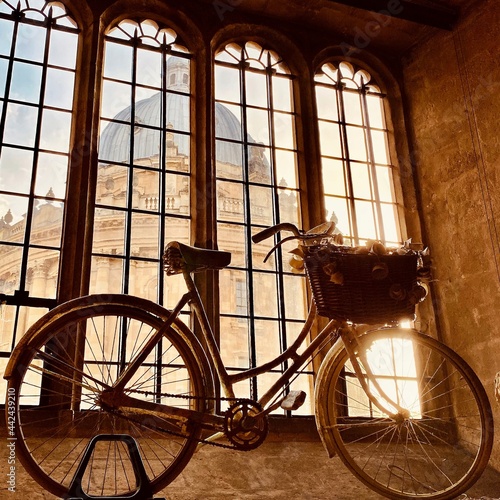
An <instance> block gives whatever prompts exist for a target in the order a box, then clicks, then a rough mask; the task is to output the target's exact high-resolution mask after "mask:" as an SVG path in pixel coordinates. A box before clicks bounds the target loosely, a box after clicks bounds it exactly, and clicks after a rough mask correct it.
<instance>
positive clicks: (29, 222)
mask: <svg viewBox="0 0 500 500" xmlns="http://www.w3.org/2000/svg"><path fill="white" fill-rule="evenodd" d="M50 33H51V23H50V22H48V23H47V31H46V32H45V48H44V54H43V64H42V77H41V83H40V93H39V102H38V116H37V125H36V131H35V140H34V150H33V163H32V169H31V183H30V196H29V198H28V209H27V213H26V225H25V228H24V252H23V256H22V259H21V262H22V263H21V275H20V279H19V289H20V290H21V291H25V290H26V276H27V272H28V259H29V251H28V248H29V243H30V238H31V229H32V226H33V209H34V207H35V184H36V177H37V171H38V158H39V154H40V137H41V133H42V132H41V130H42V119H43V102H44V94H45V86H46V81H47V64H48V58H49V45H50V42H49V41H50Z"/></svg>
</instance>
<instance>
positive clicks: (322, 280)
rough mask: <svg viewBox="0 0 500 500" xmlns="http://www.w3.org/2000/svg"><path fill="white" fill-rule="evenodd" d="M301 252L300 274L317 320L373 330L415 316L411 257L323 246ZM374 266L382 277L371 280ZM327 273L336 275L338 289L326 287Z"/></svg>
mask: <svg viewBox="0 0 500 500" xmlns="http://www.w3.org/2000/svg"><path fill="white" fill-rule="evenodd" d="M304 250H305V252H304V253H305V256H304V264H305V269H306V273H307V275H308V278H309V282H310V284H311V289H312V293H313V298H314V302H315V304H316V307H317V309H318V314H320V315H321V316H326V317H327V318H330V319H339V320H346V321H352V322H354V323H369V324H375V323H387V322H390V321H395V320H401V319H405V318H412V317H413V315H414V314H415V304H416V302H418V299H416V298H415V293H414V291H415V290H416V288H418V284H417V255H415V254H406V255H397V254H390V255H381V256H377V255H372V254H368V255H366V254H355V253H349V252H342V251H331V250H329V247H328V246H326V247H325V246H324V245H323V246H316V247H305V248H304ZM375 266H377V267H381V266H382V267H383V268H384V269H385V270H386V273H383V274H386V276H385V277H382V278H381V277H380V275H378V276H377V274H376V273H374V271H373V270H374V267H375ZM325 269H326V271H325ZM332 269H334V270H335V271H336V272H338V273H340V276H342V279H343V282H342V284H338V283H334V282H332V281H331V271H332ZM377 278H378V279H377ZM395 290H397V292H398V293H397V297H394V295H395Z"/></svg>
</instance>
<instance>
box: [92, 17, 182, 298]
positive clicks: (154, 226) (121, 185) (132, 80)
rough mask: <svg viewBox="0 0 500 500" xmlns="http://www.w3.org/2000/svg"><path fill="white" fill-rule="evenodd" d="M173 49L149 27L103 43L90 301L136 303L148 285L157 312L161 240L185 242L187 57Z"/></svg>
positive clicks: (129, 29)
mask: <svg viewBox="0 0 500 500" xmlns="http://www.w3.org/2000/svg"><path fill="white" fill-rule="evenodd" d="M176 40H177V34H176V33H175V32H174V31H173V30H171V29H169V28H168V27H166V26H159V25H157V24H156V23H155V22H154V21H150V20H146V21H142V22H135V21H130V20H126V21H122V22H121V23H120V24H118V25H117V26H116V27H114V28H113V29H111V30H110V31H109V32H108V34H107V35H106V37H105V56H104V71H103V86H102V100H101V125H100V130H101V132H100V144H99V153H98V156H99V165H98V177H97V191H96V202H95V216H94V217H95V220H94V235H93V252H92V255H93V260H92V274H91V292H103V291H105V292H115V293H117V292H122V293H129V294H131V295H138V296H143V293H144V290H145V289H146V287H145V283H149V282H150V280H151V279H152V278H153V277H154V278H155V279H156V281H157V283H158V286H157V290H158V295H159V296H158V297H157V298H156V299H157V300H158V301H159V302H160V303H162V301H163V296H164V286H163V272H162V267H161V254H162V251H163V248H164V246H165V241H166V238H167V237H168V239H176V240H179V241H183V242H189V226H190V205H189V186H190V87H189V75H190V55H189V53H188V52H187V50H186V48H185V47H183V46H180V45H178V44H177V43H176ZM167 235H168V236H167ZM174 281H175V280H174ZM171 282H172V280H169V283H168V284H169V285H170V283H171ZM168 296H169V298H171V299H172V300H175V298H176V294H174V293H169V294H168ZM149 298H151V297H149Z"/></svg>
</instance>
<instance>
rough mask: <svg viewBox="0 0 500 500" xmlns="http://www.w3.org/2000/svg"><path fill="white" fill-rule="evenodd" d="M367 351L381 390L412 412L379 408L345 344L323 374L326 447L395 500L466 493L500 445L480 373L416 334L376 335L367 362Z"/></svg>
mask: <svg viewBox="0 0 500 500" xmlns="http://www.w3.org/2000/svg"><path fill="white" fill-rule="evenodd" d="M404 349H406V353H407V354H406V355H402V352H403V350H404ZM363 351H365V352H367V356H366V359H367V362H368V363H369V365H370V368H371V370H372V372H373V373H374V375H375V376H376V378H377V381H378V383H379V384H380V386H381V387H383V390H384V391H385V392H386V394H388V395H389V396H390V397H391V398H396V401H397V402H398V404H400V405H401V406H403V407H405V408H406V409H407V410H408V412H409V414H407V415H406V418H400V419H399V421H398V419H397V418H396V419H391V418H388V417H387V416H386V415H384V414H382V412H380V410H378V409H377V408H376V407H374V405H373V403H370V401H369V398H368V397H367V396H366V394H365V393H364V391H363V390H362V388H361V384H360V383H359V381H358V379H357V378H356V377H355V376H354V374H353V371H352V363H351V361H350V360H349V357H348V354H347V352H346V350H345V348H344V347H342V348H341V349H340V350H339V351H338V352H337V354H336V355H333V353H332V357H330V358H328V357H327V358H326V359H325V362H324V364H323V366H322V367H321V369H320V373H319V375H318V386H317V391H316V397H317V399H316V401H317V423H318V429H319V430H320V433H321V434H322V439H323V442H324V443H325V445H326V447H327V448H329V449H330V452H332V451H334V452H336V453H337V454H338V455H339V456H340V458H341V460H342V461H343V462H344V464H345V465H346V466H347V467H348V469H349V470H350V471H351V472H352V473H353V474H354V475H355V476H356V477H357V478H358V479H360V480H361V481H362V482H363V483H364V484H365V485H367V486H368V487H369V488H371V489H372V490H374V491H376V492H377V493H379V494H381V495H383V496H386V497H388V498H391V499H415V498H421V499H432V500H444V499H452V498H456V497H457V496H458V495H460V494H461V493H464V492H465V491H467V490H468V489H469V488H470V487H471V486H472V485H473V484H474V483H475V482H476V481H477V479H479V477H480V475H481V473H482V472H483V470H484V468H485V467H486V465H487V464H488V460H489V457H490V453H491V448H492V445H493V417H492V411H491V406H490V403H489V400H488V396H487V394H486V392H485V390H484V388H483V386H482V384H481V382H480V381H479V379H478V378H477V376H476V375H475V373H474V372H473V370H472V369H471V368H470V367H469V366H468V365H467V363H466V362H465V361H464V360H463V359H462V358H461V357H460V356H459V355H458V354H456V353H455V352H454V351H453V350H451V349H450V348H448V347H447V346H445V345H444V344H442V343H440V342H438V341H437V340H435V339H433V338H431V337H429V336H426V335H424V334H422V333H420V332H417V331H415V330H407V329H399V328H386V329H380V330H375V331H372V332H369V333H367V334H365V335H364V336H361V337H360V338H359V347H358V348H357V350H356V352H357V359H358V362H359V363H360V364H361V365H362V364H363V363H362V361H361V360H360V358H359V356H358V354H359V353H360V352H363ZM388 352H392V353H394V354H393V355H388V354H387V353H388ZM362 371H363V373H364V374H366V370H365V368H363V367H362ZM395 377H396V378H397V382H393V381H392V380H395ZM371 385H372V387H373V384H371ZM395 412H396V410H395ZM331 454H332V455H333V453H331Z"/></svg>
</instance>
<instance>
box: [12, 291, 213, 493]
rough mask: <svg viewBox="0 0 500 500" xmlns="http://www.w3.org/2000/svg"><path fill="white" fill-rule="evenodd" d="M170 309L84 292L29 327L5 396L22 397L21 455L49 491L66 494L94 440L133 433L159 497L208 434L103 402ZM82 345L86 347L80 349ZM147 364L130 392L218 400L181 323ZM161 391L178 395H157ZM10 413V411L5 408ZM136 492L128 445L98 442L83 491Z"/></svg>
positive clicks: (199, 406)
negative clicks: (135, 390) (83, 295)
mask: <svg viewBox="0 0 500 500" xmlns="http://www.w3.org/2000/svg"><path fill="white" fill-rule="evenodd" d="M169 314H170V313H169V312H168V311H167V310H165V309H163V308H162V307H160V306H158V305H157V304H154V303H153V302H150V301H147V300H144V299H140V298H137V297H131V296H126V295H112V296H104V297H102V298H101V296H97V295H96V296H87V297H82V298H79V299H75V300H73V301H71V302H69V303H65V304H62V305H61V306H59V307H57V308H55V309H54V310H52V311H50V312H49V313H48V314H47V316H46V317H44V318H42V319H41V320H39V321H38V322H37V323H36V324H35V325H34V326H33V327H32V329H31V330H30V331H28V332H27V334H26V336H27V337H26V340H25V341H23V342H22V345H21V346H20V348H19V349H18V351H17V352H14V353H13V356H12V358H13V360H12V363H13V364H12V366H10V367H9V368H8V373H9V374H10V377H9V380H8V389H7V394H8V395H14V396H15V401H16V403H15V412H16V413H15V427H14V429H15V436H16V438H17V441H16V454H17V456H18V457H19V460H20V462H21V463H22V465H23V466H24V467H25V469H26V470H27V471H28V472H29V473H30V475H31V476H32V477H33V478H34V479H35V480H36V481H37V482H38V483H39V484H40V485H41V486H42V487H43V488H45V489H46V490H48V491H50V492H51V493H53V494H54V495H57V496H58V497H64V498H66V495H67V494H68V490H69V487H70V485H71V481H72V480H73V477H74V475H75V471H76V469H77V467H78V465H79V463H80V462H81V460H82V457H83V455H84V453H85V452H84V450H85V448H86V446H87V444H88V443H89V441H90V440H91V439H92V438H93V437H94V436H97V435H99V434H126V435H129V436H132V437H133V438H134V439H135V441H136V442H137V445H138V449H139V452H140V454H141V458H142V462H143V464H144V467H145V470H146V474H147V476H148V480H149V482H150V485H151V489H152V491H153V493H156V492H157V491H159V490H161V489H162V488H164V487H165V486H166V485H167V484H169V483H170V482H171V481H172V480H173V479H174V478H175V477H176V476H177V475H178V474H179V473H180V472H181V471H182V470H183V468H184V467H185V465H186V464H187V463H188V461H189V459H190V458H191V456H192V454H193V453H194V451H195V449H196V445H197V443H198V441H197V439H198V438H199V437H200V435H201V429H200V427H199V425H194V426H192V427H191V428H189V427H188V430H187V431H186V430H185V429H184V430H182V429H181V425H180V424H179V425H176V424H175V423H172V421H171V420H168V419H167V418H163V417H162V416H159V415H158V414H157V413H142V414H141V413H138V412H137V411H134V410H133V409H127V408H120V413H117V412H116V410H110V409H109V408H108V409H106V407H105V406H104V405H102V404H99V397H100V395H101V393H102V391H103V390H105V388H106V387H108V386H111V385H112V383H113V382H114V381H115V380H116V378H117V376H118V375H119V373H120V371H121V369H123V367H124V366H126V365H127V363H128V362H129V361H130V359H132V358H133V357H134V356H135V354H136V353H137V352H138V351H139V350H140V349H141V347H142V345H143V342H144V341H145V340H146V338H149V336H150V335H151V334H153V333H154V332H155V331H157V329H159V328H160V327H161V326H162V324H163V323H164V321H165V320H166V319H167V317H168V315H169ZM77 343H78V345H79V346H84V347H83V348H80V349H78V348H76V345H77ZM20 344H21V343H20ZM82 352H83V358H82V356H81V354H82ZM120 367H121V368H120ZM140 369H141V373H139V370H138V371H137V374H136V375H137V376H136V377H134V378H133V379H132V380H131V381H130V382H129V383H128V384H127V386H126V391H127V392H128V393H129V394H130V395H131V396H133V397H139V398H144V399H146V400H148V401H155V402H165V401H168V404H171V405H177V406H182V407H189V408H193V409H196V410H198V411H208V410H209V408H208V406H209V405H210V404H211V403H210V402H208V403H207V397H208V399H209V400H210V398H211V397H212V396H213V389H212V388H213V385H212V383H211V375H210V368H209V367H208V365H207V361H206V358H204V354H203V351H202V350H201V347H200V346H199V344H198V343H197V341H196V339H195V338H194V334H192V332H191V331H190V330H189V329H188V328H187V327H186V326H185V325H184V323H182V322H181V321H180V320H179V319H176V320H175V321H174V322H173V324H172V326H171V327H170V328H169V329H168V331H167V332H166V333H165V334H164V335H163V336H162V340H161V345H157V346H156V348H155V352H154V355H151V356H150V357H149V358H148V359H146V360H145V361H144V363H142V364H141V366H140ZM68 374H71V376H69V375H68ZM70 378H72V379H73V380H72V381H71V382H70ZM131 389H132V390H133V389H139V390H142V391H147V393H145V392H144V393H132V392H130V390H131ZM164 393H170V394H178V396H180V397H179V398H176V397H175V396H171V397H166V396H161V395H160V394H164ZM185 396H194V398H191V399H187V398H185ZM6 409H7V410H6V411H9V409H10V411H12V407H10V406H8V405H6ZM162 429H163V430H162ZM164 429H167V432H165V430H164ZM169 431H170V432H169ZM176 434H177V435H176ZM137 489H138V484H137V480H136V477H135V472H134V468H133V465H132V463H131V460H130V454H129V453H128V451H127V448H126V446H125V444H124V443H123V442H121V441H113V442H111V441H108V442H106V441H103V442H102V443H99V445H96V447H95V448H94V451H93V454H92V458H91V460H90V462H89V464H88V466H87V470H86V472H85V475H84V477H83V480H82V491H84V493H85V494H87V495H88V496H96V497H99V496H106V497H108V496H130V495H132V494H134V492H136V491H137Z"/></svg>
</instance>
